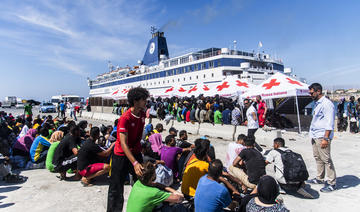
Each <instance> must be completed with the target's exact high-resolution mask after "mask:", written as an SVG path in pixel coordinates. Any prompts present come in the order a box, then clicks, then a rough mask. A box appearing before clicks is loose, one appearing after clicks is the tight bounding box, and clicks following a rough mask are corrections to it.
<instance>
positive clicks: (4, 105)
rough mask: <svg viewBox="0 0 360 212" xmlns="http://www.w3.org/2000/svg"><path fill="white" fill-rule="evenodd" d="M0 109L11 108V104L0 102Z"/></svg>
mask: <svg viewBox="0 0 360 212" xmlns="http://www.w3.org/2000/svg"><path fill="white" fill-rule="evenodd" d="M1 107H2V108H11V102H9V101H5V102H2V104H1Z"/></svg>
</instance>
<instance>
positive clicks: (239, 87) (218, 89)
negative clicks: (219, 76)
mask: <svg viewBox="0 0 360 212" xmlns="http://www.w3.org/2000/svg"><path fill="white" fill-rule="evenodd" d="M253 87H254V85H253V84H251V83H248V82H246V81H245V80H240V79H238V78H237V77H227V78H225V79H224V80H222V81H221V82H219V83H215V85H214V89H215V93H216V94H219V96H223V97H232V96H238V95H241V94H243V93H245V92H247V91H249V90H251V89H252V88H253Z"/></svg>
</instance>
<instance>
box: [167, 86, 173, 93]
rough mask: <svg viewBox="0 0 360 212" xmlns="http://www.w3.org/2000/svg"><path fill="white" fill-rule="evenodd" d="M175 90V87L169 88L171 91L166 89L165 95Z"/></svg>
mask: <svg viewBox="0 0 360 212" xmlns="http://www.w3.org/2000/svg"><path fill="white" fill-rule="evenodd" d="M173 90H174V87H171V88H169V89H166V90H165V93H167V92H171V91H173Z"/></svg>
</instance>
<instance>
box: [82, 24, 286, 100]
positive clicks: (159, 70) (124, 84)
mask: <svg viewBox="0 0 360 212" xmlns="http://www.w3.org/2000/svg"><path fill="white" fill-rule="evenodd" d="M234 42H235V41H234ZM109 69H110V71H109V72H107V73H104V74H101V75H98V76H97V77H96V78H95V79H93V80H90V79H89V80H88V85H89V87H90V97H106V96H111V94H112V93H113V92H116V91H117V90H119V89H129V88H131V87H136V86H142V87H144V88H147V89H148V90H149V91H150V94H152V95H154V94H160V93H161V91H163V90H164V89H169V88H171V87H172V86H174V85H178V86H182V87H184V88H187V89H191V87H192V86H194V85H196V83H199V82H202V83H203V84H205V85H211V84H212V83H218V82H221V80H223V79H224V78H226V77H227V76H232V77H237V78H239V79H242V80H245V81H247V82H250V83H252V84H255V85H256V84H259V83H260V82H262V81H263V80H265V79H267V78H268V77H269V76H271V75H273V74H274V73H276V72H282V73H283V72H284V65H283V63H282V61H281V60H280V59H274V58H272V57H271V56H270V55H269V54H265V53H264V52H262V53H260V52H255V51H253V52H245V51H238V50H236V49H235V48H234V49H229V48H208V49H204V50H201V51H195V52H191V53H187V54H184V55H181V56H177V57H172V58H170V57H169V51H168V47H167V42H166V38H165V36H164V32H161V31H158V30H156V29H154V28H152V38H151V39H150V41H149V43H148V46H147V48H146V52H145V54H144V57H143V59H142V60H141V61H138V65H136V66H134V67H128V66H127V67H123V68H121V67H116V68H115V67H114V66H112V65H111V64H110V65H109ZM285 72H286V69H285Z"/></svg>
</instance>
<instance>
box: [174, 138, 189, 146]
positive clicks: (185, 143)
mask: <svg viewBox="0 0 360 212" xmlns="http://www.w3.org/2000/svg"><path fill="white" fill-rule="evenodd" d="M191 145H192V144H191V143H189V142H187V141H184V140H181V139H177V140H176V146H177V147H180V148H189V147H190V146H191Z"/></svg>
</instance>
